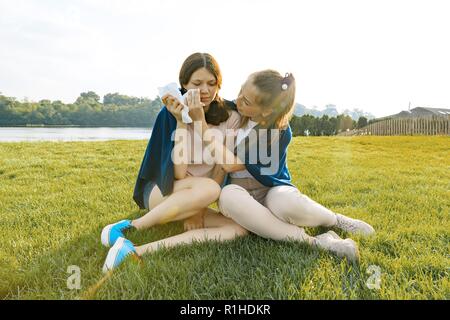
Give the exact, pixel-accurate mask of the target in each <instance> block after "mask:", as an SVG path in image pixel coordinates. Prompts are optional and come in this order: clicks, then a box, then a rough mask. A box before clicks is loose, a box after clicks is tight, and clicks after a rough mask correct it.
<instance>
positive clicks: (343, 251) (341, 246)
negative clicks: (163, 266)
mask: <svg viewBox="0 0 450 320" xmlns="http://www.w3.org/2000/svg"><path fill="white" fill-rule="evenodd" d="M336 236H337V238H336ZM315 239H316V241H315V244H316V245H317V246H318V247H319V248H322V249H325V250H328V251H331V252H333V253H335V254H336V255H337V256H338V257H345V258H347V259H348V260H349V261H351V262H359V250H358V245H357V244H356V242H355V241H353V240H352V239H345V240H344V239H341V238H339V236H338V235H337V234H336V233H334V232H333V231H331V232H327V233H323V234H321V235H318V236H316V237H315Z"/></svg>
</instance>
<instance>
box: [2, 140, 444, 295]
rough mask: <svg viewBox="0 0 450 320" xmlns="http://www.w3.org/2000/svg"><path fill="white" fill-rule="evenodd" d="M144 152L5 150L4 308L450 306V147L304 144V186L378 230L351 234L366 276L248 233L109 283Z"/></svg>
mask: <svg viewBox="0 0 450 320" xmlns="http://www.w3.org/2000/svg"><path fill="white" fill-rule="evenodd" d="M145 146H146V142H145V141H131V142H130V141H116V142H89V143H82V142H73V143H72V142H69V143H3V144H0V235H1V236H0V297H1V298H3V299H80V298H95V299H449V298H450V294H449V293H450V281H449V266H450V264H449V262H450V259H449V258H450V257H449V253H450V250H449V247H450V246H449V244H450V236H449V235H450V223H449V222H450V221H449V220H450V219H449V217H450V214H449V213H450V210H449V207H450V203H449V202H450V191H449V190H450V170H449V169H450V157H449V154H450V152H449V151H450V140H449V138H448V137H352V138H345V137H331V138H322V137H308V138H304V137H303V138H301V137H298V138H295V139H294V140H293V143H292V145H291V147H290V153H289V167H290V170H291V173H292V176H293V181H294V183H295V184H296V185H297V186H298V187H299V189H300V190H301V191H302V192H303V193H305V194H307V195H308V196H310V197H311V198H313V199H315V200H316V201H318V202H320V203H322V204H323V205H325V206H327V207H329V208H331V209H332V210H334V211H336V212H341V213H344V214H347V215H349V216H351V217H355V218H360V219H364V220H366V221H368V222H369V223H371V224H372V225H373V226H374V227H375V229H376V230H377V234H376V236H375V237H373V238H369V239H364V238H360V237H354V239H355V241H357V243H358V244H359V246H360V253H361V263H360V264H359V265H354V264H349V263H347V262H346V261H345V260H342V259H339V258H337V257H335V256H333V255H330V254H328V253H326V252H324V251H318V250H314V249H312V248H309V247H308V246H306V245H303V244H298V243H288V242H275V241H270V240H265V239H262V238H259V237H256V236H253V235H251V236H247V237H244V238H242V239H238V240H235V241H231V242H227V243H220V244H219V243H215V242H209V243H196V244H194V245H191V246H180V247H177V248H172V249H167V250H166V249H165V250H161V251H159V252H156V253H154V254H150V255H147V256H144V259H143V261H144V263H143V264H136V263H134V262H133V261H131V260H130V261H128V262H126V263H125V264H124V265H123V266H121V267H120V268H119V269H118V270H117V271H115V272H114V273H113V274H112V276H111V277H109V278H106V279H103V274H102V272H101V267H102V265H103V262H104V259H105V257H106V254H107V249H105V248H104V247H102V245H101V244H100V231H101V229H102V227H103V226H105V225H106V224H109V223H111V222H114V221H117V220H119V219H123V218H133V217H138V216H140V215H141V214H142V212H139V210H138V209H137V206H136V205H135V204H134V202H133V200H132V191H133V187H134V182H135V177H136V174H137V171H138V168H139V165H140V161H141V159H142V155H143V152H144V150H145ZM181 231H182V225H181V224H180V223H171V224H167V225H163V226H158V227H154V228H151V229H149V230H148V231H145V232H139V233H138V232H134V233H132V234H131V235H130V239H131V240H132V241H134V242H136V243H138V244H142V243H144V242H150V241H153V240H158V239H161V238H163V237H167V236H170V235H174V234H177V233H180V232H181ZM308 231H309V232H310V233H312V234H316V233H318V232H321V231H323V230H318V229H309V230H308ZM340 235H341V236H346V234H343V233H340ZM71 265H77V266H79V267H80V269H81V290H69V289H68V288H67V285H66V281H67V278H68V277H69V276H70V274H69V273H67V268H68V267H69V266H71ZM371 265H376V266H378V267H379V268H380V269H381V280H382V282H381V286H380V289H379V290H377V289H372V290H371V289H369V288H368V287H367V286H366V281H367V280H368V279H369V277H370V276H371V275H370V274H369V273H367V270H368V268H369V266H371ZM102 279H103V280H104V281H101V282H99V281H100V280H102ZM90 288H96V289H97V290H90Z"/></svg>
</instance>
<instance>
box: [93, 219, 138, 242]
mask: <svg viewBox="0 0 450 320" xmlns="http://www.w3.org/2000/svg"><path fill="white" fill-rule="evenodd" d="M132 227H133V226H132V225H131V221H130V220H122V221H119V222H116V223H113V224H109V225H107V226H106V227H104V228H103V230H102V236H101V238H102V244H103V245H104V246H105V247H108V248H109V247H112V246H113V245H114V244H115V243H116V241H117V239H119V238H120V237H123V238H124V235H123V231H124V230H126V229H129V228H132Z"/></svg>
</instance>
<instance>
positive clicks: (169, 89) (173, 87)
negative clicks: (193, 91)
mask: <svg viewBox="0 0 450 320" xmlns="http://www.w3.org/2000/svg"><path fill="white" fill-rule="evenodd" d="M158 91H159V96H160V97H162V96H164V95H165V94H170V95H171V96H173V97H174V98H176V99H178V101H180V103H181V104H182V105H183V110H181V119H182V121H183V122H184V123H191V122H192V119H191V117H190V116H189V108H188V106H187V105H185V97H186V95H187V92H186V93H185V94H184V95H181V92H180V90H178V85H177V84H176V83H175V82H172V83H169V84H168V85H166V86H164V87H159V88H158Z"/></svg>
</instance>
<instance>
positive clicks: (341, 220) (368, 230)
mask: <svg viewBox="0 0 450 320" xmlns="http://www.w3.org/2000/svg"><path fill="white" fill-rule="evenodd" d="M336 220H337V222H336V225H335V227H336V228H339V229H341V230H344V231H347V232H350V233H354V234H359V235H362V236H370V235H372V234H374V233H375V229H374V228H372V226H371V225H370V224H368V223H366V222H364V221H362V220H358V219H352V218H349V217H347V216H344V215H342V214H339V213H337V214H336Z"/></svg>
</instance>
